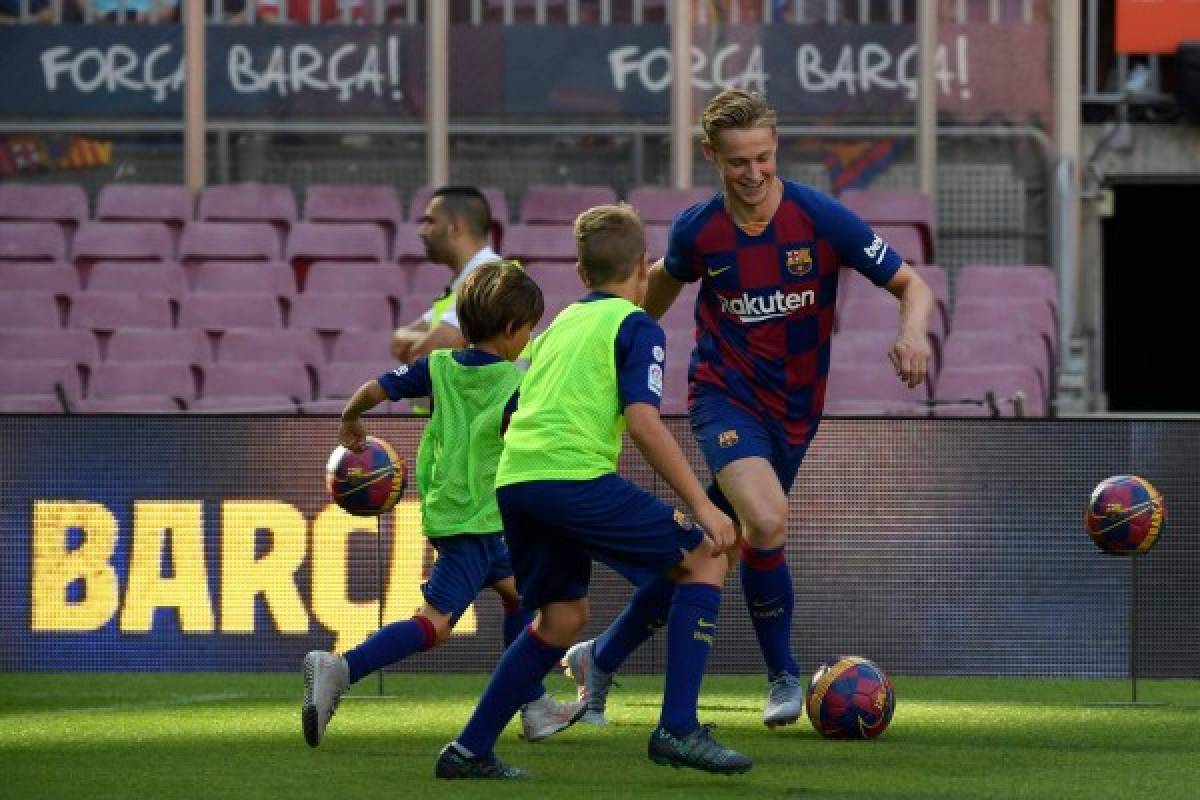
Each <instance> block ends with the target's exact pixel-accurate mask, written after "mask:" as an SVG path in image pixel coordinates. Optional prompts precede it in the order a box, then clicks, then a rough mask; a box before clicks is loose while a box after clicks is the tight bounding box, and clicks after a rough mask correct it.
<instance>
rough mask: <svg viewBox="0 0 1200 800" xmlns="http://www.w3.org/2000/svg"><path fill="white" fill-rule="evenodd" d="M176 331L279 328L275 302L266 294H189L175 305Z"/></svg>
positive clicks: (275, 297)
mask: <svg viewBox="0 0 1200 800" xmlns="http://www.w3.org/2000/svg"><path fill="white" fill-rule="evenodd" d="M179 327H180V328H200V329H203V330H207V331H214V332H215V331H224V330H228V329H229V328H282V327H283V313H282V309H281V308H280V302H279V298H278V297H277V296H276V295H273V294H266V293H253V294H252V293H249V292H246V293H244V294H243V293H233V292H192V293H191V294H187V295H184V296H183V298H182V299H181V300H180V303H179Z"/></svg>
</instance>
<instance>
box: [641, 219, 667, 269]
mask: <svg viewBox="0 0 1200 800" xmlns="http://www.w3.org/2000/svg"><path fill="white" fill-rule="evenodd" d="M666 254H667V226H666V225H647V226H646V259H647V260H648V261H649V262H650V263H651V264H653V263H654V262H655V261H657V260H658V259H660V258H662V257H663V256H665V255H666Z"/></svg>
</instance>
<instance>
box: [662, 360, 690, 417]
mask: <svg viewBox="0 0 1200 800" xmlns="http://www.w3.org/2000/svg"><path fill="white" fill-rule="evenodd" d="M687 374H688V359H687V357H686V356H685V357H683V358H679V357H677V355H673V354H672V353H671V352H669V351H668V352H667V360H666V364H665V365H664V367H663V395H662V404H661V405H660V406H659V410H660V411H662V413H664V414H686V413H687V410H688V408H687V396H688V385H687Z"/></svg>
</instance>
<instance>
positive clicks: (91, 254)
mask: <svg viewBox="0 0 1200 800" xmlns="http://www.w3.org/2000/svg"><path fill="white" fill-rule="evenodd" d="M174 255H175V243H174V240H173V239H172V238H171V231H170V229H169V228H167V226H166V225H165V224H164V223H161V222H85V223H84V224H83V225H81V226H80V227H79V232H78V233H76V234H75V245H74V252H73V253H72V258H73V259H74V261H75V265H76V266H77V267H83V266H88V265H91V264H94V263H95V262H97V261H170V260H171V259H172V258H173V257H174Z"/></svg>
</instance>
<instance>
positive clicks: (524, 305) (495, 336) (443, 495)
mask: <svg viewBox="0 0 1200 800" xmlns="http://www.w3.org/2000/svg"><path fill="white" fill-rule="evenodd" d="M542 311H543V301H542V293H541V290H540V289H539V288H538V286H537V284H536V283H534V282H533V280H532V279H531V278H530V277H529V276H528V275H527V274H526V273H525V271H524V270H523V269H521V267H520V265H518V264H516V263H514V262H505V261H492V262H488V263H486V264H483V265H481V266H479V267H477V268H476V270H475V271H474V272H473V273H472V274H471V275H470V276H469V277H468V278H467V280H466V281H465V282H464V283H463V285H462V287H461V289H460V294H459V298H458V317H459V321H460V322H461V323H462V331H463V334H464V335H465V336H466V338H467V341H468V342H470V343H471V346H470V347H468V348H466V349H463V350H435V351H433V352H431V353H430V354H429V355H428V356H427V357H423V358H419V359H417V360H416V361H415V362H414V363H412V364H410V365H405V366H401V367H398V368H397V369H395V370H393V371H392V372H389V373H387V374H386V375H383V376H381V377H380V378H379V379H378V380H374V381H369V382H367V383H365V384H363V385H362V387H360V388H359V389H358V391H357V392H355V393H354V396H353V397H351V398H350V401H349V402H348V403H347V404H346V408H345V410H344V411H343V412H342V425H341V429H340V430H339V431H338V441H340V442H341V443H342V444H343V445H345V446H346V447H349V448H350V449H352V450H358V449H361V448H362V447H363V443H364V441H365V439H366V430H365V429H364V428H363V423H362V420H361V419H360V417H361V416H362V414H363V413H365V412H366V411H368V410H370V409H372V408H374V407H375V406H377V405H378V404H379V403H382V402H383V401H384V400H386V399H391V400H399V399H401V398H404V397H428V396H432V397H433V399H434V410H433V415H432V417H431V418H430V420H429V424H428V425H427V426H426V428H425V433H424V436H423V437H422V439H421V445H420V448H419V450H418V453H417V470H416V478H417V488H418V491H419V492H420V497H421V524H422V528H423V532H424V534H425V535H426V536H428V537H429V539H430V542H431V543H432V544H433V547H434V549H435V550H437V552H438V558H437V561H436V562H434V565H433V570H432V571H431V573H430V576H429V580H428V582H426V583H425V584H424V585H422V587H421V592H422V594H423V595H424V596H425V604H424V605H423V606H422V607H421V609H420V610H419V611H418V612H417V613H416V615H415V616H413V617H412V618H411V619H407V620H403V621H398V622H393V623H391V624H390V625H387V626H385V627H383V628H382V629H380V630H379V631H377V632H376V633H375V634H373V635H372V636H371V637H370V638H368V639H367V640H366V641H365V642H363V643H362V644H360V645H359V646H358V647H355V648H354V649H352V650H349V651H348V652H346V653H345V655H343V656H338V655H333V654H331V653H326V652H324V651H320V650H314V651H312V652H311V653H309V654H308V655H306V656H305V657H304V708H303V713H302V715H301V718H302V721H303V726H304V738H305V740H306V741H307V742H308V744H309V745H311V746H312V747H316V746H317V745H318V744H319V743H320V741H321V738H322V736H323V735H324V733H325V727H326V726H327V725H328V724H329V720H330V718H331V717H332V716H333V713H334V711H335V710H336V709H337V705H338V701H339V700H340V699H341V696H342V693H343V692H345V691H346V689H347V688H348V687H349V685H350V684H352V683H355V682H356V681H359V680H361V679H362V678H364V677H366V676H367V675H369V674H370V673H372V672H374V671H375V670H377V669H381V668H383V667H385V666H387V665H388V664H393V663H395V662H397V661H400V660H401V659H404V658H407V657H408V656H410V655H412V654H413V653H417V652H421V651H424V650H429V649H430V648H432V647H434V646H436V645H437V644H439V643H440V642H442V641H444V640H445V639H446V638H447V637H448V636H449V635H450V630H451V629H452V628H453V627H454V624H455V622H457V621H458V618H459V617H460V616H461V615H462V613H463V612H464V611H466V609H467V606H468V605H470V604H471V602H472V601H473V600H474V599H475V596H476V595H477V594H479V592H480V591H481V590H482V589H483V587H485V586H487V587H489V588H491V589H492V590H494V591H495V592H496V593H497V594H499V595H500V598H501V600H502V601H503V603H504V609H505V615H504V643H505V645H506V646H507V645H508V644H510V643H511V642H512V641H513V639H515V638H516V636H517V635H518V634H519V633H520V632H521V630H522V629H523V628H524V627H525V626H526V625H527V624H528V623H529V620H530V617H531V615H529V614H528V613H526V612H523V611H522V610H521V608H520V599H519V597H518V596H517V590H516V586H515V583H514V581H513V572H512V564H511V561H510V558H509V554H508V549H507V547H505V544H504V539H503V537H502V535H501V523H500V512H499V511H498V509H497V507H496V494H495V474H496V465H497V462H498V460H499V457H500V449H501V446H502V444H503V443H502V440H501V438H500V437H501V435H502V432H503V430H502V429H503V424H504V422H505V417H506V416H507V413H508V411H509V408H508V404H509V403H510V400H511V399H512V397H513V394H514V393H515V392H516V390H517V386H518V385H519V384H520V381H521V373H520V372H518V370H517V368H516V366H515V365H514V364H513V363H512V362H513V361H514V360H515V359H516V358H517V356H518V355H519V354H520V352H521V350H522V349H523V348H524V347H525V345H526V344H527V343H528V342H529V336H530V333H531V332H532V330H533V326H534V325H536V324H537V322H538V320H539V319H541V317H542ZM518 701H519V703H520V704H521V721H522V723H523V727H524V735H525V738H526V739H527V740H529V741H538V740H540V739H544V738H546V737H547V736H550V735H551V734H553V733H556V732H557V731H560V730H562V729H563V728H565V727H567V726H568V725H570V724H571V723H572V722H573V721H574V719H575V718H576V717H577V716H578V714H579V713H580V706H579V705H578V704H574V703H561V704H560V703H556V702H555V701H554V700H553V699H552V698H551V697H550V696H549V695H548V694H546V692H545V690H544V688H543V687H542V686H541V684H540V683H538V684H536V685H530V686H528V687H526V694H524V695H522V696H521V697H520V698H518Z"/></svg>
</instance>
